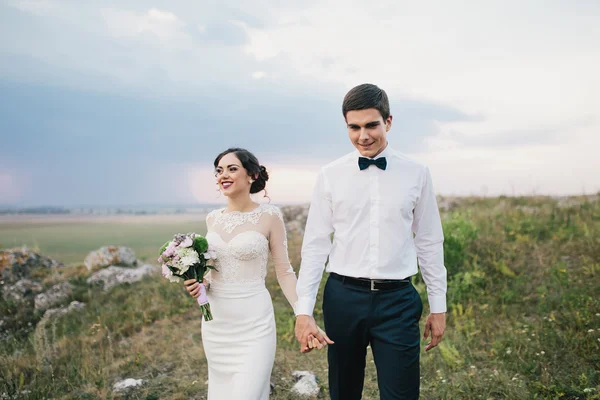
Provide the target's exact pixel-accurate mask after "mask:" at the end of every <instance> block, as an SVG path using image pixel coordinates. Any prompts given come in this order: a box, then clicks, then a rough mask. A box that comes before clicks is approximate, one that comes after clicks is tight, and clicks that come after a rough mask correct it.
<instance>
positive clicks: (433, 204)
mask: <svg viewBox="0 0 600 400" xmlns="http://www.w3.org/2000/svg"><path fill="white" fill-rule="evenodd" d="M413 218H414V219H413V232H414V233H415V238H414V241H415V247H416V250H417V258H418V260H419V268H420V269H421V275H422V276H423V280H424V281H425V285H426V286H427V298H428V300H429V309H430V312H431V314H430V315H429V316H428V317H427V322H426V324H425V335H424V338H425V339H427V337H428V336H429V333H430V332H431V333H432V338H431V342H430V343H429V344H428V345H427V347H426V350H430V349H432V348H433V347H435V346H437V344H438V343H439V342H440V340H441V339H442V336H443V335H444V330H445V327H446V317H445V312H446V289H447V277H446V267H445V266H444V234H443V231H442V222H441V219H440V213H439V210H438V206H437V201H436V199H435V193H434V191H433V184H432V181H431V174H430V172H429V168H425V171H424V174H423V180H422V186H421V195H420V197H419V201H418V203H417V205H416V207H415V209H414V215H413Z"/></svg>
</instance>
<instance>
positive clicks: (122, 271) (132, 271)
mask: <svg viewBox="0 0 600 400" xmlns="http://www.w3.org/2000/svg"><path fill="white" fill-rule="evenodd" d="M158 270H159V268H158V267H156V266H154V265H150V264H144V265H142V266H139V267H137V268H125V267H115V266H114V265H113V266H110V267H108V268H105V269H103V270H100V271H98V272H96V273H95V274H93V275H92V276H91V277H89V278H88V280H87V283H88V284H100V285H101V286H102V287H103V288H104V290H109V289H111V288H113V287H114V286H117V285H120V284H122V283H133V282H137V281H139V280H141V279H142V278H144V277H145V276H147V275H151V274H153V273H155V272H158Z"/></svg>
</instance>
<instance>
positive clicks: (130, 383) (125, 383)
mask: <svg viewBox="0 0 600 400" xmlns="http://www.w3.org/2000/svg"><path fill="white" fill-rule="evenodd" d="M143 384H144V381H143V380H142V379H132V378H127V379H125V380H122V381H120V382H117V383H115V384H114V385H113V390H114V391H115V392H123V391H125V390H129V389H132V388H136V387H138V386H142V385H143Z"/></svg>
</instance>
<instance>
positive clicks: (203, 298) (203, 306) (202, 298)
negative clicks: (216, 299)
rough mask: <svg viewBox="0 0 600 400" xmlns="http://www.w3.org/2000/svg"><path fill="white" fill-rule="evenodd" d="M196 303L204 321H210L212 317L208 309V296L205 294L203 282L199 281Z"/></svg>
mask: <svg viewBox="0 0 600 400" xmlns="http://www.w3.org/2000/svg"><path fill="white" fill-rule="evenodd" d="M197 301H198V305H199V306H200V310H202V315H203V316H204V320H205V321H211V320H212V319H213V316H212V312H211V311H210V304H209V303H208V296H207V295H206V286H205V285H204V283H200V295H199V296H198V299H197Z"/></svg>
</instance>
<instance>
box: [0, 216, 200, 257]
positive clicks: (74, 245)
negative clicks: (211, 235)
mask: <svg viewBox="0 0 600 400" xmlns="http://www.w3.org/2000/svg"><path fill="white" fill-rule="evenodd" d="M140 219H141V222H136V223H132V222H127V221H125V222H119V221H112V220H109V221H98V222H91V221H89V220H88V221H82V222H72V221H61V222H54V223H53V222H39V223H13V222H11V223H0V244H1V245H2V246H3V247H5V248H8V247H17V246H22V245H26V246H28V247H30V248H35V249H39V251H40V252H41V253H42V254H44V255H46V256H48V257H51V258H54V259H56V260H58V261H61V262H63V263H65V264H70V263H76V262H83V260H84V258H85V256H86V255H87V254H88V253H89V252H90V251H92V250H95V249H97V248H99V247H101V246H105V245H122V246H128V247H131V248H132V249H134V250H135V252H136V255H137V256H138V258H139V259H140V260H150V261H153V260H154V258H156V249H157V248H159V247H160V246H161V245H162V244H163V243H164V242H165V241H167V240H168V239H169V238H171V237H172V236H173V234H174V233H178V232H179V233H181V232H183V233H186V232H197V233H199V234H204V233H205V232H206V224H205V223H204V222H203V221H190V222H180V223H166V222H157V221H152V220H148V219H145V218H140Z"/></svg>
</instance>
